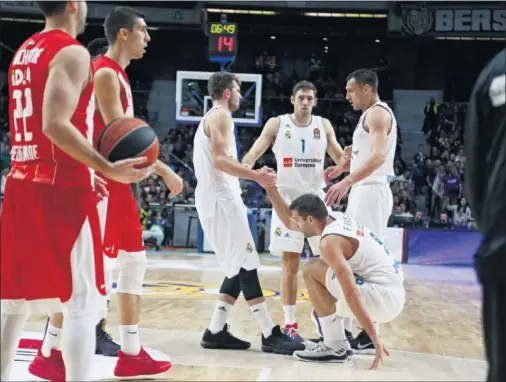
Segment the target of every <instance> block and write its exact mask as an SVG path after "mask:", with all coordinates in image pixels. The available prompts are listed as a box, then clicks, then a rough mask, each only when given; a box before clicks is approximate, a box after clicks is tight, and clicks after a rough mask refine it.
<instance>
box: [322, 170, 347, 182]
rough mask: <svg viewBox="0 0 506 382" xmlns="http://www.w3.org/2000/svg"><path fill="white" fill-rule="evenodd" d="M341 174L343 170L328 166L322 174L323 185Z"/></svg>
mask: <svg viewBox="0 0 506 382" xmlns="http://www.w3.org/2000/svg"><path fill="white" fill-rule="evenodd" d="M342 173H343V170H342V169H341V168H340V167H339V166H330V167H327V168H326V169H325V171H324V172H323V179H324V180H325V184H330V182H331V181H332V179H335V178H337V177H338V176H339V175H341V174H342Z"/></svg>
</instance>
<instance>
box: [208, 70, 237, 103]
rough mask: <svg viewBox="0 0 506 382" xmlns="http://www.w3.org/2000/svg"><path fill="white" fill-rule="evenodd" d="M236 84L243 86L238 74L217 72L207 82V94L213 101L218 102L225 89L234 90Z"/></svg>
mask: <svg viewBox="0 0 506 382" xmlns="http://www.w3.org/2000/svg"><path fill="white" fill-rule="evenodd" d="M234 82H237V84H238V85H239V86H241V80H239V77H237V75H236V74H234V73H230V72H216V73H213V75H211V77H209V80H208V81H207V92H208V93H209V96H210V97H211V99H212V100H218V99H220V98H221V96H222V95H223V91H224V90H225V89H232V86H233V85H234Z"/></svg>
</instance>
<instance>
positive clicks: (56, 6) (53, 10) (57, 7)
mask: <svg viewBox="0 0 506 382" xmlns="http://www.w3.org/2000/svg"><path fill="white" fill-rule="evenodd" d="M36 3H37V6H38V7H39V8H40V10H41V12H42V14H43V15H44V17H51V16H57V15H61V14H62V13H64V12H65V8H67V3H68V1H36Z"/></svg>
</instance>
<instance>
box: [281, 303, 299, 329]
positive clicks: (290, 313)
mask: <svg viewBox="0 0 506 382" xmlns="http://www.w3.org/2000/svg"><path fill="white" fill-rule="evenodd" d="M283 312H285V325H293V324H295V322H296V321H295V305H283Z"/></svg>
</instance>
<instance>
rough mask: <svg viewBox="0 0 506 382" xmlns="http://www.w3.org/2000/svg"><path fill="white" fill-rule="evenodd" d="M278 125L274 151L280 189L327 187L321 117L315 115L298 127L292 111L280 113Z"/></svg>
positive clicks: (303, 191) (325, 142)
mask: <svg viewBox="0 0 506 382" xmlns="http://www.w3.org/2000/svg"><path fill="white" fill-rule="evenodd" d="M279 121H280V122H279V128H278V133H277V135H276V140H275V142H274V145H273V147H272V151H273V153H274V155H275V156H276V162H277V174H278V183H277V185H278V188H280V190H281V192H282V193H283V192H290V190H297V191H299V192H300V194H304V193H315V192H317V191H321V190H322V189H323V188H324V187H325V181H324V180H323V166H324V163H325V153H326V152H327V134H325V127H324V125H323V121H322V118H321V117H319V116H316V115H313V116H312V117H311V122H310V123H309V125H308V126H306V127H299V126H297V125H296V124H295V123H294V121H293V120H292V118H291V117H290V114H285V115H281V116H279Z"/></svg>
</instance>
